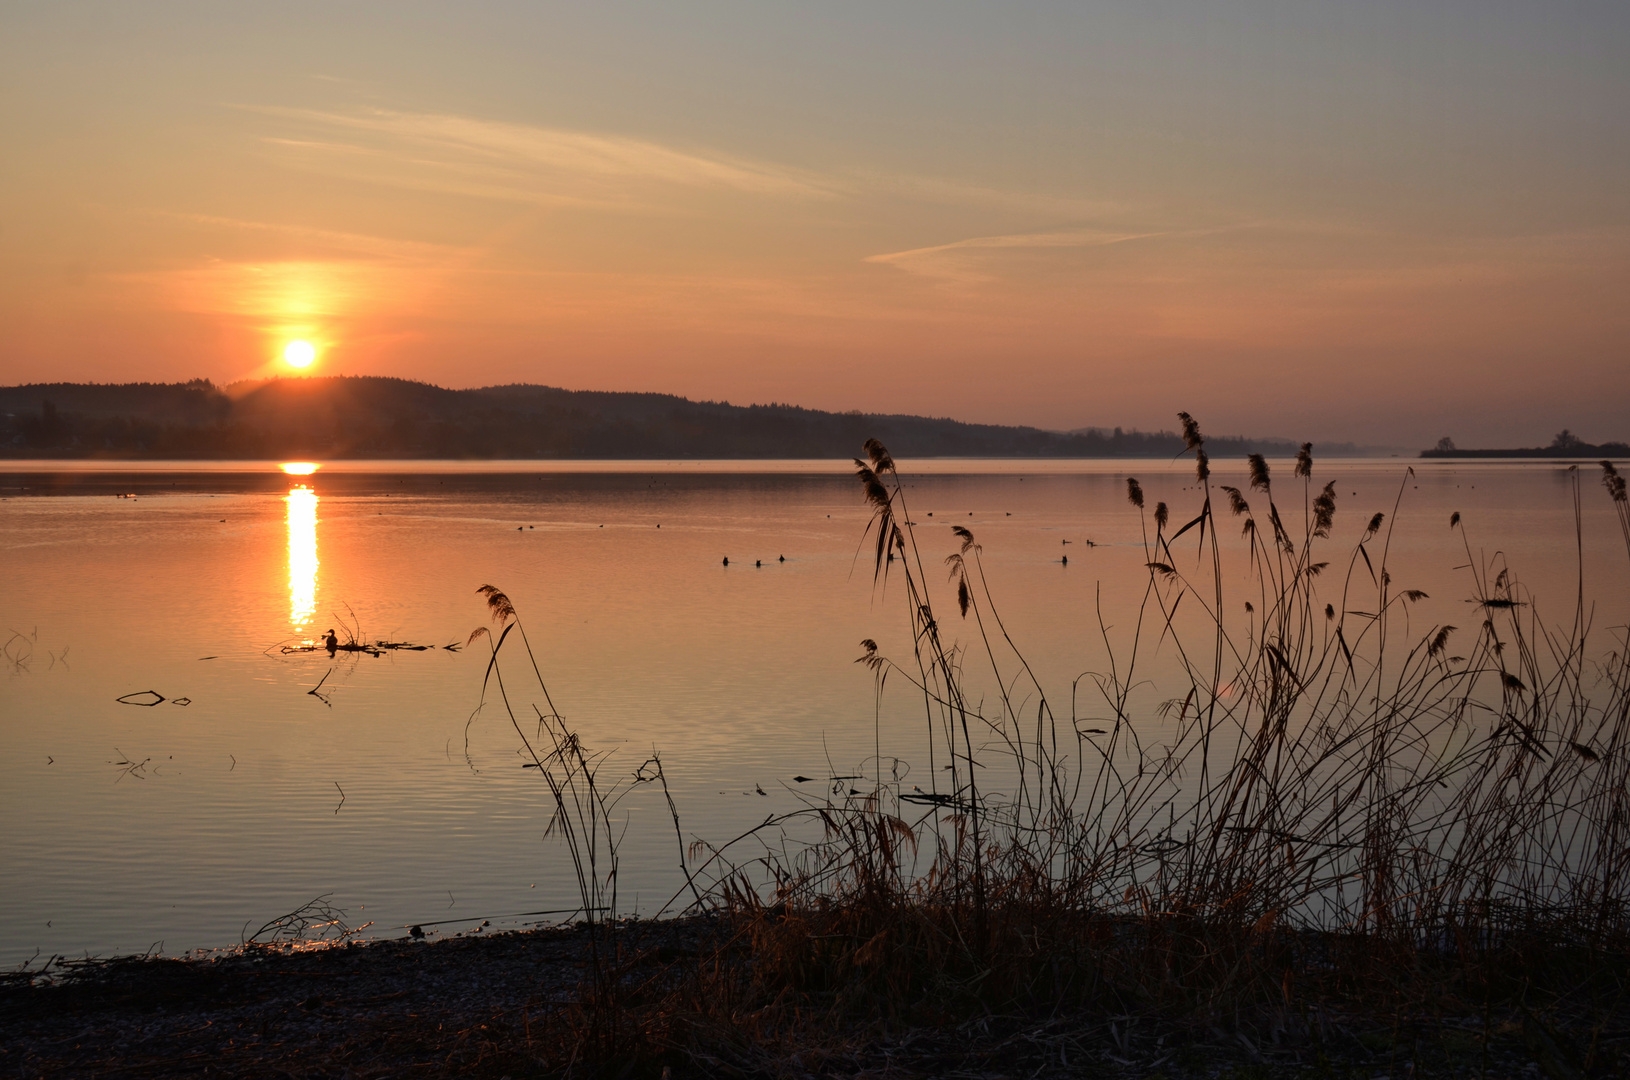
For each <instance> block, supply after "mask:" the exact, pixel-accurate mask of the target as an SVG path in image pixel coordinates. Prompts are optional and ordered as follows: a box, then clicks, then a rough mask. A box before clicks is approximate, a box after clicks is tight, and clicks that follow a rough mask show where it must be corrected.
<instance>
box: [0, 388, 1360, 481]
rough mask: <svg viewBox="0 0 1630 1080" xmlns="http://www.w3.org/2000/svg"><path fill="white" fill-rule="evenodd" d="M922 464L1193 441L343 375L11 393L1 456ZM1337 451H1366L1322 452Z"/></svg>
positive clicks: (3, 409)
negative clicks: (912, 460)
mask: <svg viewBox="0 0 1630 1080" xmlns="http://www.w3.org/2000/svg"><path fill="white" fill-rule="evenodd" d="M871 437H877V438H880V439H882V440H883V441H884V442H886V443H888V444H889V445H891V446H900V447H910V448H911V456H912V457H1013V458H1023V457H1035V458H1140V457H1143V458H1148V457H1175V456H1177V455H1178V454H1181V453H1182V452H1183V449H1184V444H1183V439H1182V437H1181V436H1180V435H1177V434H1174V433H1173V432H1169V431H1158V432H1145V431H1136V430H1130V431H1123V430H1122V429H1120V428H1114V429H1110V430H1106V429H1100V428H1084V429H1081V430H1078V431H1069V432H1059V431H1045V430H1043V429H1040V428H1033V427H1005V426H1000V425H994V424H969V423H963V422H961V421H957V420H947V419H940V418H934V417H926V416H909V415H896V414H880V413H861V412H847V413H834V412H822V411H819V410H816V409H805V408H800V407H798V406H795V405H745V406H744V405H731V404H729V403H728V402H716V401H691V400H689V399H687V398H682V397H677V396H674V395H671V394H640V393H613V392H601V391H588V390H559V389H555V388H553V387H548V386H532V385H525V384H520V385H510V386H488V387H482V388H480V389H475V390H448V389H445V388H443V387H439V386H432V385H430V384H428V383H421V382H411V381H408V380H406V379H391V378H379V377H371V376H334V377H327V378H309V379H273V380H268V381H265V382H257V383H237V384H233V385H232V386H228V387H225V388H221V387H217V386H216V385H215V384H213V383H211V382H210V381H208V380H206V379H194V380H192V381H191V382H185V383H123V384H85V383H36V384H31V385H24V386H8V387H0V457H6V458H106V459H143V458H145V459H180V460H235V459H243V460H250V459H267V458H291V457H295V458H306V457H313V458H328V459H345V458H350V459H369V458H374V459H384V458H408V459H414V458H417V459H454V460H458V459H477V460H479V459H501V458H515V459H574V458H577V459H592V458H612V459H632V460H639V459H671V458H702V459H707V458H845V457H850V456H852V455H853V454H854V453H855V452H856V451H857V449H858V448H859V447H860V445H861V444H862V443H863V442H864V441H865V440H866V439H868V438H871ZM1209 445H1210V448H1211V450H1212V452H1213V455H1214V456H1217V457H1224V456H1228V455H1231V454H1241V455H1243V454H1248V453H1261V454H1268V455H1274V456H1277V455H1291V454H1294V453H1295V452H1296V449H1297V447H1296V445H1295V444H1293V443H1291V442H1290V441H1288V440H1282V439H1246V438H1238V437H1234V438H1228V437H1224V438H1214V439H1212V440H1210V443H1209ZM1319 449H1320V451H1321V452H1322V453H1323V454H1326V455H1341V454H1348V455H1351V454H1355V453H1358V452H1359V450H1358V448H1356V447H1354V446H1351V445H1343V446H1330V445H1322V446H1320V447H1319Z"/></svg>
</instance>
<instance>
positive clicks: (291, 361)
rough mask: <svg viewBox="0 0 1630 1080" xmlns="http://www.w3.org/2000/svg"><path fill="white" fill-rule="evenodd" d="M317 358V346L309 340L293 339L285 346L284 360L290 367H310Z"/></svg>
mask: <svg viewBox="0 0 1630 1080" xmlns="http://www.w3.org/2000/svg"><path fill="white" fill-rule="evenodd" d="M315 359H317V347H316V346H315V345H313V344H312V343H311V342H309V341H291V342H289V343H288V344H287V345H285V346H283V362H284V363H285V364H288V365H289V366H290V367H297V368H303V367H310V366H311V362H312V361H313V360H315Z"/></svg>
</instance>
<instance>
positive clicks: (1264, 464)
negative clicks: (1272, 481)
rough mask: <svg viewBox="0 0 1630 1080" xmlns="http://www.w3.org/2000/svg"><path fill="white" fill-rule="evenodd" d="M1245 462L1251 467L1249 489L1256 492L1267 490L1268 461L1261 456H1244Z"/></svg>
mask: <svg viewBox="0 0 1630 1080" xmlns="http://www.w3.org/2000/svg"><path fill="white" fill-rule="evenodd" d="M1245 460H1246V462H1247V463H1248V464H1249V465H1250V466H1251V487H1252V488H1254V489H1255V490H1257V491H1267V490H1268V459H1267V458H1265V457H1263V456H1262V455H1261V454H1246V455H1245Z"/></svg>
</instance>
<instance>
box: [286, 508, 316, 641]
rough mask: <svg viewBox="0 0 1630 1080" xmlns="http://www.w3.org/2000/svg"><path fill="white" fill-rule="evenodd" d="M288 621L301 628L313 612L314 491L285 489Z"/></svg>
mask: <svg viewBox="0 0 1630 1080" xmlns="http://www.w3.org/2000/svg"><path fill="white" fill-rule="evenodd" d="M284 501H285V502H287V503H288V504H289V622H291V623H293V624H294V628H295V629H296V630H304V629H305V628H306V624H307V623H309V622H310V621H311V617H312V616H313V615H315V614H316V613H317V493H316V492H315V491H313V490H311V489H310V488H308V487H305V486H304V485H301V486H297V487H293V488H290V489H289V495H288V498H287V499H285V500H284Z"/></svg>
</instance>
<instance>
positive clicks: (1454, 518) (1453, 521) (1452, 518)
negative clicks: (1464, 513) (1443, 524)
mask: <svg viewBox="0 0 1630 1080" xmlns="http://www.w3.org/2000/svg"><path fill="white" fill-rule="evenodd" d="M1459 524H1460V511H1459V510H1456V511H1455V512H1454V513H1452V514H1450V515H1449V528H1451V529H1452V528H1454V527H1455V526H1456V525H1459Z"/></svg>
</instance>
